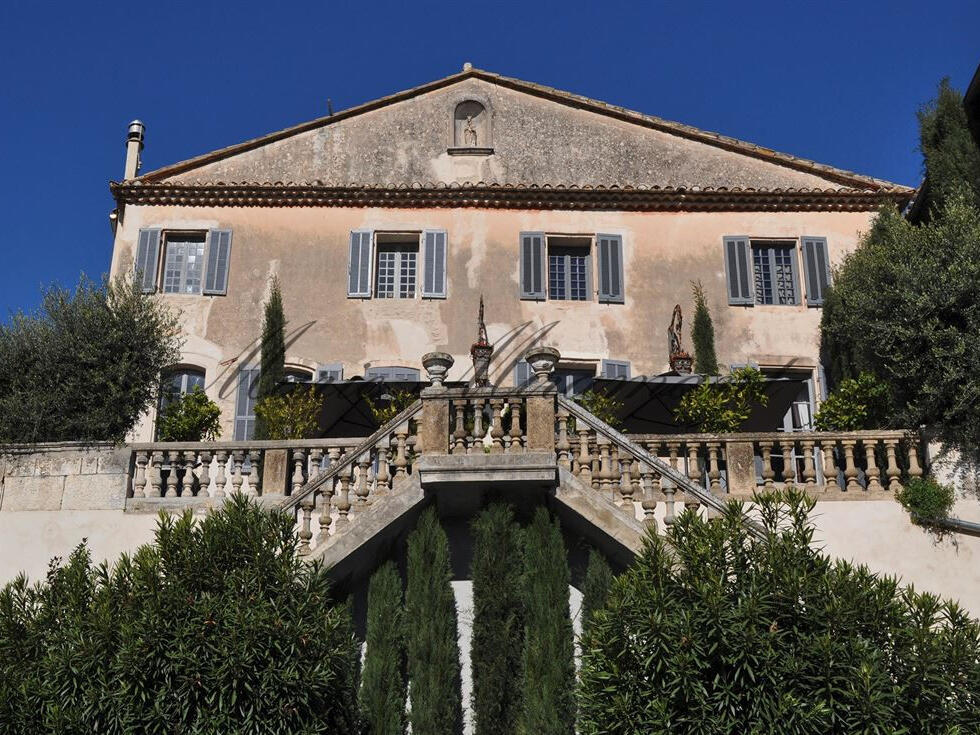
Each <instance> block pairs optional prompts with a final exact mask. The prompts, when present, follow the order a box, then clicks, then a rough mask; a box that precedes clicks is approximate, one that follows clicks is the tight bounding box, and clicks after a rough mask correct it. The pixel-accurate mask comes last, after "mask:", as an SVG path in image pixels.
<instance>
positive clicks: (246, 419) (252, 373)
mask: <svg viewBox="0 0 980 735" xmlns="http://www.w3.org/2000/svg"><path fill="white" fill-rule="evenodd" d="M258 383H259V369H258V368H249V367H243V368H240V369H239V371H238V396H237V399H236V401H235V441H248V440H250V439H251V438H252V436H253V435H254V434H255V392H256V391H257V390H258Z"/></svg>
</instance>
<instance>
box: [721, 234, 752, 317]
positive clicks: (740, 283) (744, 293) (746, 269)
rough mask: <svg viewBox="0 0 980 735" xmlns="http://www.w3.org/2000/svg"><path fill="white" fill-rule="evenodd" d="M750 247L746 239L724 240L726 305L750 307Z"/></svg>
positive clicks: (729, 238) (733, 238)
mask: <svg viewBox="0 0 980 735" xmlns="http://www.w3.org/2000/svg"><path fill="white" fill-rule="evenodd" d="M751 258H752V247H751V245H750V244H749V238H747V237H726V238H725V278H726V279H727V281H728V303H729V304H748V305H750V306H751V305H752V304H753V303H754V301H755V298H754V295H753V293H752V261H751Z"/></svg>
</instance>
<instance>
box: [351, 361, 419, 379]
mask: <svg viewBox="0 0 980 735" xmlns="http://www.w3.org/2000/svg"><path fill="white" fill-rule="evenodd" d="M382 371H389V372H395V371H404V372H405V373H406V374H411V375H414V376H415V377H414V379H413V380H403V379H396V378H392V377H388V376H386V375H379V374H378V373H379V372H382ZM364 379H365V380H373V381H375V382H380V383H420V382H422V371H421V370H419V369H418V368H413V367H408V366H407V365H372V366H371V367H369V368H366V369H365V370H364Z"/></svg>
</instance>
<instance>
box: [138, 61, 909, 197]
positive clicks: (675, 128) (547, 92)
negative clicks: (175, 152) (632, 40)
mask: <svg viewBox="0 0 980 735" xmlns="http://www.w3.org/2000/svg"><path fill="white" fill-rule="evenodd" d="M469 78H477V79H482V80H484V81H487V82H490V83H497V84H501V85H503V86H508V87H511V88H513V89H516V90H518V91H523V92H525V93H527V94H533V95H537V96H542V97H546V98H552V99H554V100H556V101H559V102H565V103H569V104H574V105H578V106H583V107H585V108H586V109H590V110H591V111H593V112H596V113H597V114H605V115H609V116H612V117H616V118H618V119H621V120H624V121H626V122H632V123H634V124H640V125H646V126H649V127H652V128H654V129H658V130H661V131H662V132H666V133H668V134H673V135H677V136H680V137H684V138H687V139H689V140H695V141H698V142H701V143H704V144H706V145H711V146H714V147H718V148H722V149H725V150H729V151H732V152H736V153H740V154H743V155H747V156H750V157H753V158H758V159H761V160H766V161H769V162H771V163H775V164H777V165H782V166H786V167H788V168H793V169H796V170H799V171H803V172H806V173H811V174H814V175H817V176H821V177H823V178H827V179H831V180H836V181H837V182H838V183H840V184H844V185H845V186H849V187H851V188H858V189H863V188H868V187H870V188H873V189H889V188H895V187H901V186H902V185H901V184H896V183H894V182H891V181H887V180H885V179H878V178H875V177H872V176H866V175H864V174H859V173H856V172H854V171H848V170H846V169H842V168H838V167H836V166H830V165H829V164H824V163H818V162H816V161H813V160H811V159H807V158H801V157H799V156H794V155H791V154H789V153H781V152H779V151H776V150H773V149H771V148H767V147H765V146H760V145H756V144H755V143H750V142H747V141H744V140H740V139H738V138H733V137H730V136H726V135H722V134H721V133H716V132H712V131H707V130H703V129H701V128H697V127H695V126H693V125H688V124H686V123H679V122H674V121H672V120H667V119H665V118H661V117H657V116H656V115H650V114H647V113H643V112H638V111H636V110H631V109H628V108H625V107H621V106H619V105H613V104H610V103H608V102H604V101H602V100H597V99H594V98H591V97H586V96H584V95H580V94H576V93H574V92H568V91H565V90H561V89H558V88H556V87H549V86H546V85H542V84H538V83H536V82H528V81H525V80H523V79H517V78H515V77H508V76H504V75H502V74H497V73H495V72H490V71H487V70H485V69H479V68H477V67H467V68H464V69H463V71H460V72H456V73H454V74H450V75H449V76H445V77H442V78H439V79H435V80H433V81H430V82H426V83H425V84H421V85H418V86H415V87H411V88H409V89H406V90H402V91H400V92H395V93H393V94H390V95H386V96H383V97H378V98H377V99H374V100H370V101H368V102H364V103H362V104H360V105H355V106H354V107H349V108H347V109H345V110H341V111H340V112H335V113H333V114H330V115H325V116H322V117H318V118H315V119H313V120H308V121H306V122H303V123H299V124H297V125H293V126H290V127H286V128H283V129H281V130H278V131H274V132H272V133H267V134H265V135H262V136H259V137H257V138H251V139H249V140H245V141H242V142H240V143H236V144H233V145H230V146H226V147H224V148H219V149H217V150H214V151H210V152H208V153H204V154H201V155H199V156H194V157H192V158H188V159H185V160H183V161H179V162H177V163H173V164H170V165H167V166H163V167H161V168H158V169H155V170H153V171H149V172H147V173H146V174H144V175H142V176H140V177H137V178H136V179H134V180H135V181H143V182H151V181H159V180H160V179H162V178H165V177H166V176H172V175H175V174H179V173H183V172H185V171H189V170H192V169H194V168H197V167H199V166H203V165H206V164H208V163H211V162H213V161H218V160H221V159H223V158H227V157H229V156H232V155H236V154H238V153H243V152H246V151H249V150H252V149H254V148H258V147H261V146H263V145H267V144H269V143H273V142H276V141H279V140H283V139H285V138H289V137H292V136H294V135H298V134H300V133H304V132H307V131H309V130H314V129H317V128H319V127H323V126H325V125H329V124H332V123H334V122H339V121H341V120H345V119H347V118H350V117H354V116H356V115H360V114H363V113H365V112H370V111H372V110H375V109H378V108H381V107H385V106H387V105H390V104H393V103H395V102H400V101H402V100H406V99H411V98H412V97H416V96H418V95H421V94H425V93H427V92H431V91H435V90H437V89H440V88H442V87H445V86H449V85H451V84H455V83H457V82H460V81H463V80H464V79H469ZM855 184H857V186H855Z"/></svg>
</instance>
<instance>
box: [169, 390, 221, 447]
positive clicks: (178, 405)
mask: <svg viewBox="0 0 980 735" xmlns="http://www.w3.org/2000/svg"><path fill="white" fill-rule="evenodd" d="M220 419H221V409H220V408H218V405H217V404H216V403H215V402H214V401H212V400H211V399H210V398H208V397H207V395H206V394H205V393H204V391H203V390H201V388H200V386H194V390H193V391H191V392H190V393H185V394H184V395H182V396H177V397H175V398H174V399H173V400H172V401H170V403H168V404H167V406H166V408H164V409H163V413H162V414H160V418H159V419H158V420H157V439H158V440H159V441H162V442H200V441H206V442H213V441H214V440H215V439H217V438H218V437H219V436H221V420H220Z"/></svg>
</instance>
